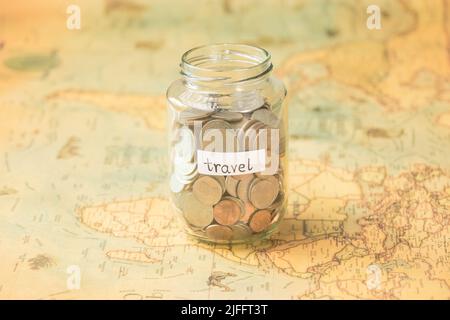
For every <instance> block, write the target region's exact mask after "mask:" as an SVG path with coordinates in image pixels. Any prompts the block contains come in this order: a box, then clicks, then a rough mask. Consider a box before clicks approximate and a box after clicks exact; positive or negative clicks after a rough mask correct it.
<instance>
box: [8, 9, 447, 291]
mask: <svg viewBox="0 0 450 320" xmlns="http://www.w3.org/2000/svg"><path fill="white" fill-rule="evenodd" d="M3 2H4V3H2V5H1V7H2V10H1V13H0V258H1V263H0V298H2V299H13V298H25V299H100V298H107V299H108V298H109V299H418V298H423V299H449V298H450V159H449V158H450V51H449V50H450V20H449V19H450V2H449V1H445V0H442V1H439V0H436V1H428V0H411V1H387V0H386V1H377V4H378V5H379V7H380V8H381V26H382V27H381V29H380V30H369V29H368V28H367V26H366V20H367V17H368V14H367V12H366V8H367V6H368V5H369V4H371V2H369V1H349V0H342V1H325V0H319V1H311V0H299V1H279V2H275V1H209V2H206V1H204V2H199V1H187V0H186V1H162V0H161V1H151V2H150V1H138V0H134V1H131V0H130V1H125V0H109V1H75V2H76V3H77V4H78V6H79V7H80V9H81V29H79V30H70V29H68V28H67V27H66V19H67V17H68V15H67V14H66V8H67V6H68V5H69V4H70V3H69V2H67V1H37V2H29V1H24V0H19V1H14V2H8V3H6V1H3ZM75 2H74V3H75ZM217 42H244V43H249V44H255V45H259V46H262V47H264V48H266V49H268V50H269V51H270V52H271V53H272V56H273V61H274V65H275V73H276V74H277V76H279V77H280V78H282V79H283V81H285V83H286V85H287V88H288V91H289V95H288V104H289V127H290V143H289V185H290V187H289V207H288V214H287V216H286V218H285V219H284V221H283V222H282V224H281V226H280V229H279V231H278V232H277V233H275V234H274V235H273V236H272V237H271V238H270V239H267V240H264V241H261V242H258V243H253V244H249V245H238V246H237V245H236V246H214V245H209V244H204V243H201V242H197V241H195V240H192V239H190V238H188V237H186V235H185V234H184V232H183V229H182V225H181V224H180V222H179V221H178V219H177V217H175V216H174V214H173V212H172V211H171V208H170V204H169V202H168V199H167V187H166V185H167V183H166V173H167V169H168V168H167V149H166V129H165V127H166V125H165V124H166V118H165V117H166V104H165V97H164V94H165V89H166V88H167V86H168V85H169V84H170V82H171V81H172V80H174V79H176V78H177V77H178V76H179V75H178V63H179V59H180V56H181V54H182V53H183V52H184V51H186V50H188V49H189V48H191V47H193V46H197V45H200V44H205V43H217ZM74 279H75V280H76V281H74ZM77 281H78V282H79V283H77Z"/></svg>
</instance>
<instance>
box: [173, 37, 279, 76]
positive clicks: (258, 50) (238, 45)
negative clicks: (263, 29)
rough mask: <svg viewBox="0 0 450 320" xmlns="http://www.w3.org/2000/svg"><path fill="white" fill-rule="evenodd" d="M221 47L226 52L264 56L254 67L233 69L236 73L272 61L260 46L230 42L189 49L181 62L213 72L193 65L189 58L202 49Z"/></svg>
mask: <svg viewBox="0 0 450 320" xmlns="http://www.w3.org/2000/svg"><path fill="white" fill-rule="evenodd" d="M221 47H222V49H223V50H224V51H225V52H226V51H229V50H231V49H238V48H241V49H248V50H253V51H254V52H255V53H261V54H262V55H263V57H264V59H263V60H261V61H258V63H257V64H254V65H251V66H248V67H240V68H235V69H233V70H236V71H239V70H249V69H252V68H254V67H255V66H257V65H259V64H264V63H267V62H269V61H270V59H271V55H270V53H269V52H268V51H267V50H266V49H264V48H261V47H258V46H254V45H249V44H244V43H228V42H226V43H213V44H205V45H201V46H197V47H194V48H192V49H189V50H188V51H186V52H185V53H183V55H182V56H181V62H182V63H183V64H186V65H189V67H190V68H193V69H199V70H211V69H210V68H205V67H199V66H197V65H194V64H192V63H191V61H190V60H189V59H188V57H189V55H190V54H192V53H194V52H196V51H199V50H202V49H208V48H211V49H213V48H221Z"/></svg>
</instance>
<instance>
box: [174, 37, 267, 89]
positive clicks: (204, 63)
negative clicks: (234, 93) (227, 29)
mask: <svg viewBox="0 0 450 320" xmlns="http://www.w3.org/2000/svg"><path fill="white" fill-rule="evenodd" d="M180 66H181V74H182V75H183V76H184V77H185V79H186V80H187V81H188V82H194V83H195V82H220V83H221V84H233V83H236V82H243V81H249V80H252V79H260V78H263V77H264V76H265V75H266V74H268V73H269V72H270V71H271V70H272V63H271V57H270V54H269V52H267V51H266V50H264V49H262V48H259V47H256V46H251V45H245V44H213V45H206V46H201V47H196V48H193V49H191V50H189V51H187V52H186V53H184V54H183V56H182V61H181V65H180Z"/></svg>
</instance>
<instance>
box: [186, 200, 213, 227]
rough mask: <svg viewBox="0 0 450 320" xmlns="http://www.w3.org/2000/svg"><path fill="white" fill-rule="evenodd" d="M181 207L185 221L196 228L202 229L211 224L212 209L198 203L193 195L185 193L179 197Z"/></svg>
mask: <svg viewBox="0 0 450 320" xmlns="http://www.w3.org/2000/svg"><path fill="white" fill-rule="evenodd" d="M181 206H182V208H181V209H182V211H183V215H184V218H185V219H186V221H187V222H188V223H189V224H191V225H193V226H195V227H198V228H204V227H206V226H208V225H209V224H211V223H212V222H213V219H214V216H213V207H212V206H208V205H205V204H203V203H202V202H200V201H199V200H198V199H197V198H196V197H195V196H194V194H193V193H191V192H186V193H184V194H183V195H182V197H181Z"/></svg>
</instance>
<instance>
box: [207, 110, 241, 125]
mask: <svg viewBox="0 0 450 320" xmlns="http://www.w3.org/2000/svg"><path fill="white" fill-rule="evenodd" d="M211 118H214V119H221V120H225V121H228V122H236V121H240V120H242V119H243V118H244V116H243V115H242V113H239V112H232V111H226V110H223V111H219V112H216V113H213V114H212V115H211Z"/></svg>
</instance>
